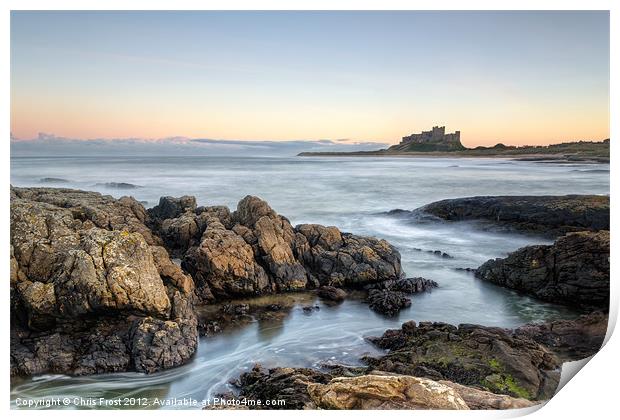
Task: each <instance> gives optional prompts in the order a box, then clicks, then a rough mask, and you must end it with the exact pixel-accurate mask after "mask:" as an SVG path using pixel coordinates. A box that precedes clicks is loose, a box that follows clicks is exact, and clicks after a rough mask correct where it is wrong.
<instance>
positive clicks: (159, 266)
mask: <svg viewBox="0 0 620 420" xmlns="http://www.w3.org/2000/svg"><path fill="white" fill-rule="evenodd" d="M171 255H172V256H173V257H177V258H180V259H181V260H182V263H181V267H182V268H181V267H179V266H178V265H177V264H175V263H173V261H172V260H171V258H170V256H171ZM403 279H404V273H403V272H402V269H401V266H400V254H399V253H398V251H397V250H396V249H395V248H394V247H393V246H391V245H390V244H389V243H387V242H386V241H384V240H379V239H376V238H372V237H362V236H357V235H352V234H348V233H343V232H340V230H338V229H337V228H335V227H326V226H321V225H299V226H296V227H293V226H291V224H290V222H289V221H288V220H287V219H286V218H285V217H283V216H280V215H278V214H277V213H276V212H275V211H273V210H272V209H271V208H270V207H269V205H268V204H267V203H266V202H264V201H262V200H260V199H259V198H257V197H251V196H248V197H246V198H244V199H243V200H241V201H240V202H239V205H238V206H237V209H236V211H233V212H231V211H230V210H229V209H228V208H226V207H222V206H213V207H198V206H197V205H196V200H195V198H194V197H187V196H186V197H181V198H174V197H162V199H161V200H160V203H159V205H157V206H156V207H154V208H152V209H149V210H148V211H147V210H146V209H145V208H144V207H143V206H142V204H141V203H139V202H137V201H136V200H135V199H133V198H130V197H122V198H120V199H114V198H112V197H110V196H105V195H101V194H98V193H94V192H86V191H78V190H70V189H54V188H11V282H10V283H11V317H12V319H11V371H12V374H13V375H25V376H32V375H39V374H43V373H48V372H52V373H66V374H73V375H86V374H94V373H103V372H121V371H131V370H135V371H139V372H155V371H158V370H161V369H167V368H170V367H174V366H179V365H182V364H184V363H186V362H187V361H188V360H189V359H190V358H191V356H192V355H193V353H194V352H195V350H196V346H197V340H198V328H197V323H198V321H197V319H196V314H195V304H197V303H201V304H205V303H207V304H212V303H217V302H221V301H225V300H228V299H232V298H241V297H255V296H260V295H265V294H274V293H281V292H289V291H302V290H313V289H319V288H321V289H319V293H321V294H323V296H328V297H331V298H332V299H334V300H339V299H342V298H344V295H345V294H346V293H345V292H344V291H343V290H341V289H340V288H358V289H361V288H362V287H364V286H369V285H374V284H381V285H383V286H381V287H383V288H386V287H387V286H385V285H386V284H387V283H386V282H392V283H394V284H395V282H397V281H402V280H403ZM390 284H391V283H390ZM403 284H404V283H403ZM416 284H418V283H416V281H414V284H413V285H410V291H409V293H415V292H417V291H418V290H417V289H416ZM411 287H413V289H411ZM330 288H331V289H330ZM386 290H387V289H386ZM422 290H423V287H422V283H420V290H419V291H422ZM390 293H392V292H390ZM393 293H402V292H396V291H394V292H393ZM383 307H384V306H382V305H377V308H379V309H378V310H382V308H383ZM235 311H237V310H236V309H235V310H233V312H235ZM240 312H241V313H243V310H241V311H240ZM387 312H389V313H392V312H393V309H391V308H389V310H388V311H387Z"/></svg>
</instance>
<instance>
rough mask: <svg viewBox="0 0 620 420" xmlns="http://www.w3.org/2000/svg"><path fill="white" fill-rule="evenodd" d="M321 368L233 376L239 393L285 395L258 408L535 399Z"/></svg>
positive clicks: (461, 406) (444, 405) (500, 405)
mask: <svg viewBox="0 0 620 420" xmlns="http://www.w3.org/2000/svg"><path fill="white" fill-rule="evenodd" d="M344 373H345V374H344V375H343V372H332V373H326V372H320V371H317V370H314V369H306V368H274V369H269V370H264V369H262V368H261V367H260V366H258V365H257V366H255V367H254V369H252V370H251V371H250V372H247V373H245V374H243V375H241V377H240V378H239V380H238V381H237V382H236V386H237V387H238V389H239V391H240V393H241V396H242V397H245V398H249V399H254V400H256V399H260V400H263V401H264V400H268V399H269V400H274V399H280V400H282V399H283V400H284V401H286V405H284V406H262V407H257V406H252V407H248V408H262V409H289V410H290V409H383V410H385V409H409V410H412V409H420V410H433V409H440V410H468V409H470V408H471V409H508V408H524V407H530V406H532V405H535V404H536V402H532V401H528V400H525V399H522V398H513V397H510V396H507V395H498V394H492V393H490V392H486V391H483V390H480V389H476V388H472V387H467V386H463V385H459V384H455V383H453V382H450V381H434V380H431V379H428V378H422V377H415V376H409V375H399V374H394V373H388V372H381V371H370V372H368V373H366V374H359V373H358V374H350V373H349V372H344Z"/></svg>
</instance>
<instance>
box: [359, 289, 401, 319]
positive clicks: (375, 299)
mask: <svg viewBox="0 0 620 420" xmlns="http://www.w3.org/2000/svg"><path fill="white" fill-rule="evenodd" d="M366 301H367V302H368V306H370V309H372V310H373V311H376V312H379V313H382V314H384V315H388V316H394V315H396V314H397V313H398V312H399V311H400V310H401V309H403V308H407V307H409V306H411V299H409V298H408V297H406V296H405V294H404V293H402V292H397V291H393V290H387V289H371V290H370V291H369V292H368V297H367V298H366Z"/></svg>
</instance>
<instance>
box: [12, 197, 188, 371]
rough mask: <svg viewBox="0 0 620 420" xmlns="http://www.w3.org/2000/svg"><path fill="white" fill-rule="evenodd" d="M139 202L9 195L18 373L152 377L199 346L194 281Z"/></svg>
mask: <svg viewBox="0 0 620 420" xmlns="http://www.w3.org/2000/svg"><path fill="white" fill-rule="evenodd" d="M145 221H146V212H145V210H144V208H143V207H142V205H141V204H139V203H138V202H136V201H135V200H134V199H133V198H128V197H123V198H121V199H118V200H116V199H114V198H112V197H109V196H103V195H101V194H97V193H91V192H84V191H77V190H68V189H48V188H28V189H26V188H12V189H11V270H12V272H11V373H12V374H13V375H39V374H43V373H46V372H53V373H64V374H75V375H82V374H94V373H103V372H118V371H126V370H137V371H141V372H153V371H156V370H160V369H165V368H168V367H172V366H178V365H180V364H183V363H185V362H187V361H188V360H189V358H190V357H191V355H192V354H193V353H194V351H195V349H196V345H197V340H196V338H197V330H196V319H195V314H194V312H193V308H192V305H191V299H192V291H193V284H192V282H191V279H190V278H189V277H187V275H185V273H183V272H182V271H181V270H180V268H178V267H177V266H175V265H174V264H173V263H172V262H171V261H170V258H169V257H168V253H167V252H166V250H165V249H164V248H162V247H161V246H159V244H160V243H161V240H160V239H159V237H157V236H156V235H153V234H152V232H151V231H150V229H149V228H148V227H146V226H145V224H144V223H145Z"/></svg>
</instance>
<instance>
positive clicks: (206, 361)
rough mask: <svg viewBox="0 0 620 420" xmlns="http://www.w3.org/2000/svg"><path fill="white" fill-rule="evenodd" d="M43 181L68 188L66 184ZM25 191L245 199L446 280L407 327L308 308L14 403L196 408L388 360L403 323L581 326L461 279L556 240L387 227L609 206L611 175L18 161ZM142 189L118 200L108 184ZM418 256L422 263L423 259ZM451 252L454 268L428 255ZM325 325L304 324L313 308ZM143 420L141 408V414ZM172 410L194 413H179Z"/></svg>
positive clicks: (341, 161) (491, 166) (353, 165)
mask: <svg viewBox="0 0 620 420" xmlns="http://www.w3.org/2000/svg"><path fill="white" fill-rule="evenodd" d="M43 178H61V179H63V180H64V181H58V182H56V183H45V182H42V179H43ZM11 182H12V184H13V185H16V186H57V187H72V188H80V189H85V190H93V191H100V192H102V193H106V194H110V195H113V196H115V197H120V196H123V195H132V196H134V197H135V198H136V199H138V200H141V201H143V202H145V205H146V206H147V207H151V206H154V205H155V204H157V201H158V199H159V197H160V196H162V195H173V196H180V195H184V194H190V195H195V196H196V198H197V200H198V203H199V205H227V206H230V207H231V208H232V209H234V208H235V207H236V203H237V202H238V201H239V200H240V199H241V198H243V197H244V196H245V195H247V194H252V195H257V196H259V197H261V198H263V199H265V200H267V201H268V202H269V204H270V205H271V206H272V207H273V208H274V209H275V210H276V211H277V212H279V213H280V214H282V215H284V216H286V217H288V218H289V219H290V221H291V223H292V224H293V225H295V224H298V223H320V224H324V225H335V226H338V227H339V228H340V229H341V230H344V231H348V232H353V233H356V234H363V235H373V236H377V237H380V238H384V239H387V240H388V241H390V242H391V243H392V244H394V245H395V246H396V247H397V248H398V249H399V250H400V252H401V255H402V262H403V267H404V270H405V272H406V273H407V274H408V275H409V276H423V277H427V278H431V279H434V280H436V281H437V282H438V283H439V285H440V287H439V288H438V289H436V290H434V291H433V292H432V293H429V294H424V295H419V296H415V297H414V298H413V299H412V301H413V304H412V306H411V307H410V308H409V309H407V310H404V311H401V313H400V314H399V315H398V317H396V318H386V317H383V316H381V315H378V314H375V313H374V312H372V311H370V310H369V309H368V307H367V305H365V304H364V303H362V302H360V301H359V300H348V301H346V302H344V303H343V304H341V305H339V306H327V305H324V304H323V303H322V302H320V301H318V300H316V299H315V298H314V297H313V296H312V295H311V294H299V295H295V296H294V297H291V299H295V300H296V301H297V304H296V306H295V307H294V308H293V309H292V311H291V312H290V314H289V315H288V316H287V317H286V318H285V319H284V320H280V321H269V322H267V321H260V322H258V321H257V322H254V323H251V324H249V325H248V326H245V327H243V328H239V329H236V330H233V331H229V332H227V333H225V334H221V335H218V336H215V337H210V338H202V339H201V341H200V345H199V348H198V351H197V354H196V357H195V358H194V359H193V360H192V362H191V363H189V364H188V365H186V366H183V367H180V368H177V369H172V370H169V371H166V372H162V373H158V374H154V375H143V374H137V373H124V374H110V375H96V376H90V377H80V378H71V377H67V376H62V375H44V376H41V377H35V378H32V379H15V380H13V381H12V384H11V404H12V406H13V407H15V406H16V404H15V403H16V399H17V398H41V397H61V398H63V397H68V398H71V399H72V398H74V397H84V398H86V397H90V398H99V397H105V398H114V397H146V398H148V399H149V401H151V400H152V398H155V397H157V398H167V397H176V398H183V397H189V398H194V399H196V400H199V401H200V400H203V399H205V398H208V397H212V396H213V395H214V394H216V393H217V392H220V391H225V390H226V389H227V388H228V385H227V383H228V380H230V379H231V378H234V377H237V376H238V375H239V373H241V372H242V371H244V370H247V369H249V368H251V367H252V366H253V364H254V363H257V362H258V363H261V364H262V365H263V366H265V367H270V366H315V367H318V366H320V365H321V364H324V363H344V364H359V363H360V362H359V358H360V356H362V355H363V354H368V353H377V350H376V349H375V348H373V347H372V346H371V345H369V344H368V343H367V342H366V341H365V340H364V337H367V336H370V335H377V334H381V333H382V332H383V331H384V330H385V329H387V328H396V327H398V326H399V325H400V324H401V323H402V322H403V321H405V320H409V319H413V320H416V321H424V320H431V321H445V322H450V323H454V324H458V323H463V322H467V323H479V324H483V325H494V326H502V327H515V326H518V325H521V324H523V323H526V322H531V321H539V320H546V319H553V318H558V317H573V316H576V315H577V314H576V313H575V312H573V311H570V310H568V309H566V308H563V307H561V306H557V305H552V304H547V303H543V302H540V301H536V300H534V299H531V298H528V297H525V296H521V295H518V294H516V293H514V292H511V291H509V290H505V289H502V288H499V287H496V286H493V285H490V284H485V283H482V282H480V281H478V280H476V279H475V278H473V276H472V275H471V274H469V273H466V272H462V271H456V270H455V268H459V267H477V266H479V265H480V264H481V263H483V262H484V261H486V260H488V259H490V258H495V257H501V256H504V255H506V254H507V253H508V252H510V251H513V250H515V249H517V248H519V247H522V246H525V245H528V244H540V243H548V241H547V240H546V239H543V238H539V237H535V236H528V235H521V234H514V233H501V232H489V231H482V230H480V229H478V228H477V227H476V226H475V225H473V224H468V223H424V224H420V223H416V222H414V221H410V220H405V219H399V218H393V217H389V216H385V215H382V214H381V212H384V211H387V210H392V209H395V208H401V209H414V208H417V207H419V206H422V205H424V204H427V203H430V202H432V201H436V200H440V199H444V198H456V197H465V196H472V195H518V194H528V195H543V194H609V165H606V164H595V165H590V164H576V163H575V164H544V163H535V162H517V161H510V160H504V159H476V158H471V159H444V158H428V159H422V158H415V159H409V158H348V157H338V158H319V157H313V158H309V157H306V158H301V157H289V158H234V157H231V158H223V157H217V158H216V157H184V158H180V157H169V158H167V157H113V158H109V157H96V158H84V157H80V158H69V157H68V158H58V157H49V158H15V157H14V158H12V159H11ZM112 182H116V183H121V182H123V183H131V184H134V185H137V186H138V187H137V188H135V189H127V190H126V189H117V188H111V187H109V186H106V183H112ZM420 249H421V250H422V251H420ZM428 250H441V251H443V252H447V253H448V254H450V255H452V256H453V257H454V258H453V259H444V258H440V257H438V256H435V255H433V254H431V253H428V252H425V251H428ZM314 301H316V303H317V304H318V305H319V306H320V308H321V309H320V310H319V311H315V312H312V313H311V314H306V313H304V312H303V311H302V309H301V308H302V306H304V305H307V304H309V303H310V302H314ZM134 408H136V407H134ZM175 408H186V407H184V406H182V405H176V406H175Z"/></svg>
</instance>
